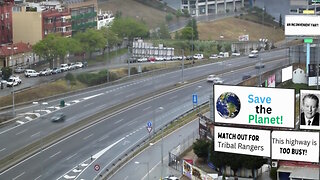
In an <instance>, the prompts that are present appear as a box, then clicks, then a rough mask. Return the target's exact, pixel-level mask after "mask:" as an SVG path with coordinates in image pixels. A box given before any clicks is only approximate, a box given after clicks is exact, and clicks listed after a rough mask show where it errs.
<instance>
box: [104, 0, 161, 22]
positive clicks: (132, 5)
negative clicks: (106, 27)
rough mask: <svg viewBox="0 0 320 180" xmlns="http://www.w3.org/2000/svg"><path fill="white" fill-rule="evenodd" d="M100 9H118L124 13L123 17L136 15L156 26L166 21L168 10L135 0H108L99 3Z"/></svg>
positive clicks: (114, 11)
mask: <svg viewBox="0 0 320 180" xmlns="http://www.w3.org/2000/svg"><path fill="white" fill-rule="evenodd" d="M98 9H101V10H103V11H108V10H109V11H112V12H113V13H114V14H115V13H116V12H117V11H120V12H121V13H122V16H123V17H134V18H136V19H139V20H142V21H144V22H145V23H146V24H147V25H148V27H150V28H156V27H159V26H160V24H161V23H164V22H165V17H166V12H165V11H161V10H159V9H160V8H159V9H156V8H153V7H150V6H148V5H146V4H143V3H139V2H137V1H135V0H107V1H103V2H99V3H98Z"/></svg>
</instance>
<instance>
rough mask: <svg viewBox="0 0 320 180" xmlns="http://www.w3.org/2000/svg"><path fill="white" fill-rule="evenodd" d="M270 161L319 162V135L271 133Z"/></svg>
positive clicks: (313, 133)
mask: <svg viewBox="0 0 320 180" xmlns="http://www.w3.org/2000/svg"><path fill="white" fill-rule="evenodd" d="M272 159H279V160H290V161H304V162H316V163H317V162H319V133H317V132H294V131H273V132H272Z"/></svg>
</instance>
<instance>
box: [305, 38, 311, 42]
mask: <svg viewBox="0 0 320 180" xmlns="http://www.w3.org/2000/svg"><path fill="white" fill-rule="evenodd" d="M312 42H313V39H312V38H306V39H304V43H312Z"/></svg>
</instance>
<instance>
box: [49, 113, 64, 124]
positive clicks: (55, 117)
mask: <svg viewBox="0 0 320 180" xmlns="http://www.w3.org/2000/svg"><path fill="white" fill-rule="evenodd" d="M65 118H66V116H65V115H64V114H63V113H56V114H54V115H53V116H52V117H51V121H52V122H61V121H64V120H65Z"/></svg>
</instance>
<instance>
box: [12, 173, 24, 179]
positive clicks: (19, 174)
mask: <svg viewBox="0 0 320 180" xmlns="http://www.w3.org/2000/svg"><path fill="white" fill-rule="evenodd" d="M24 173H25V172H23V173H21V174H19V175H18V176H16V177H15V178H12V180H16V179H18V178H19V177H20V176H22V175H24Z"/></svg>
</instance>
